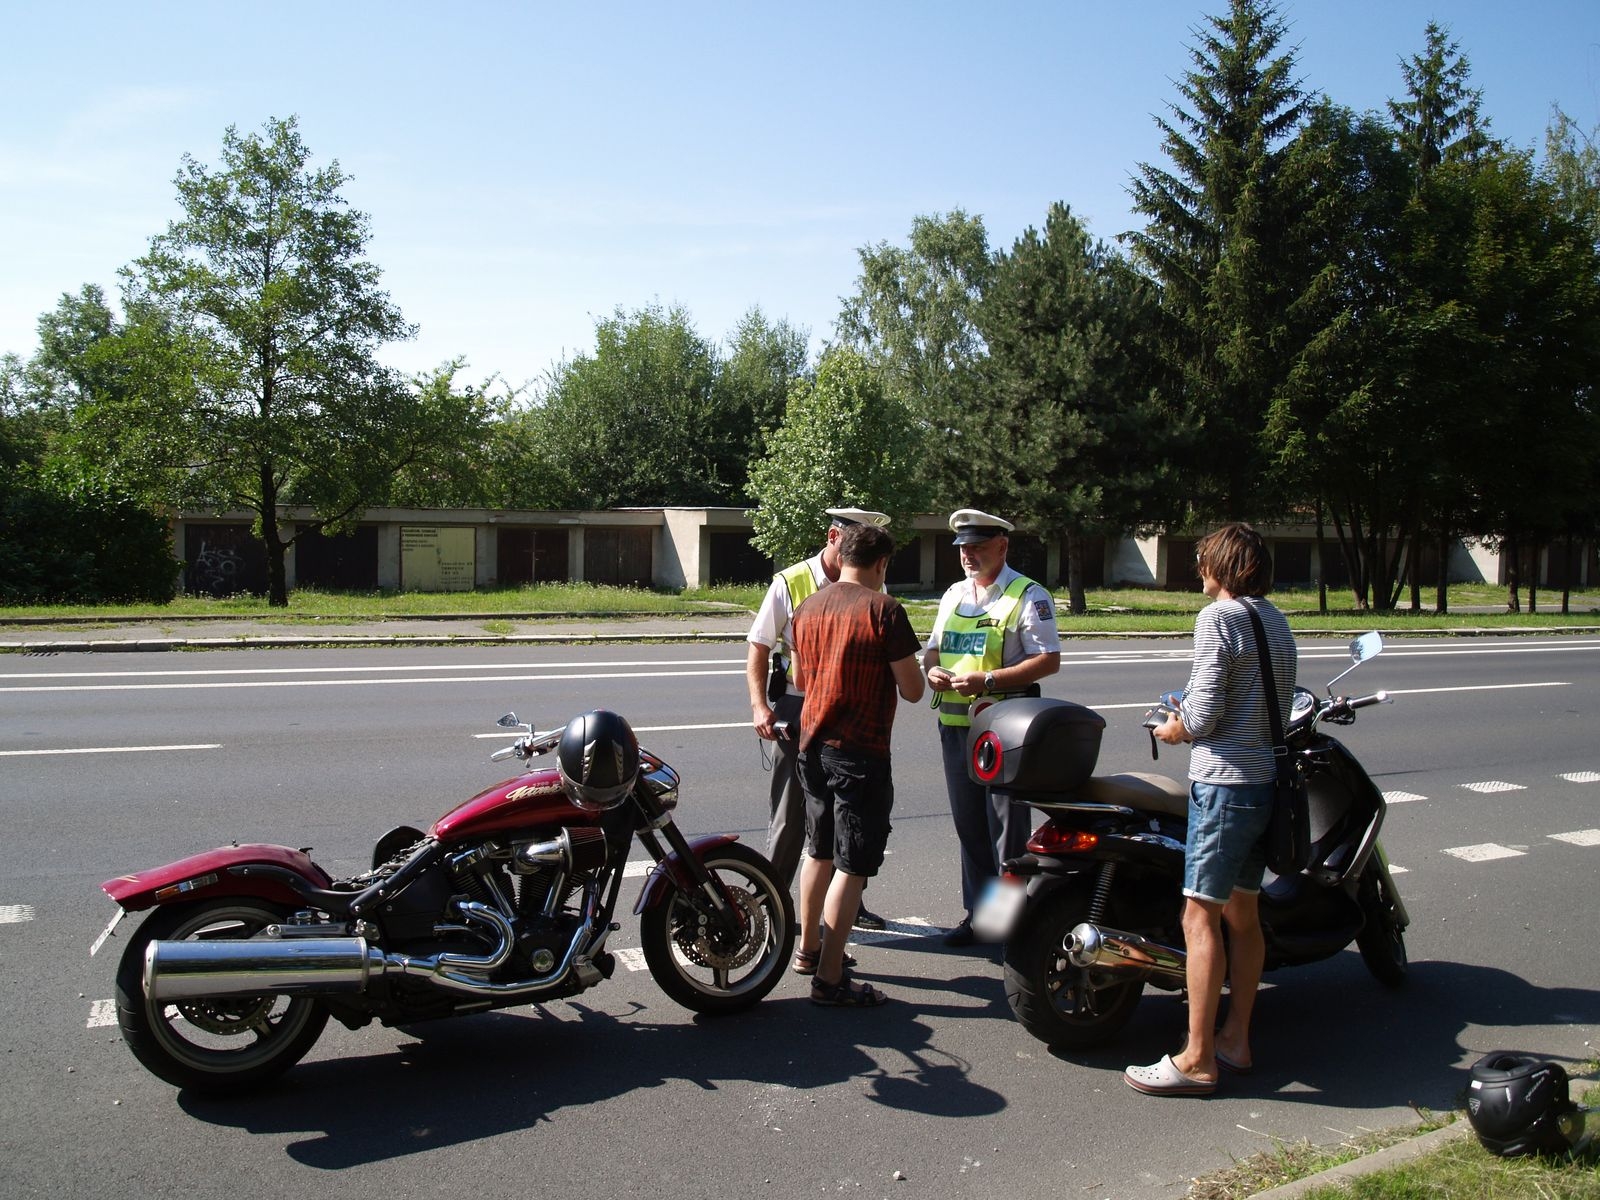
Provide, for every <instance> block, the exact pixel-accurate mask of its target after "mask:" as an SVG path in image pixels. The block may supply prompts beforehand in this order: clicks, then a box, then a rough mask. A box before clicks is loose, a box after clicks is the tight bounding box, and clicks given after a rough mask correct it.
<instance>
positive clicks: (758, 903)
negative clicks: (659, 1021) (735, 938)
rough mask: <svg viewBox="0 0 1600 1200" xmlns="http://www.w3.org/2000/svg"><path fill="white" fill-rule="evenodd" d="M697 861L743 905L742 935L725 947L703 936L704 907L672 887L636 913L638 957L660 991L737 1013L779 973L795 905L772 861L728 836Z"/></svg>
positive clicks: (694, 1005) (712, 1010)
mask: <svg viewBox="0 0 1600 1200" xmlns="http://www.w3.org/2000/svg"><path fill="white" fill-rule="evenodd" d="M704 861H705V866H706V870H708V871H710V872H711V874H712V875H713V876H715V877H716V878H718V879H719V880H721V881H722V885H723V887H724V888H725V889H726V890H727V892H728V894H729V895H731V896H732V897H733V898H734V900H735V901H736V902H737V903H738V904H739V905H740V907H741V909H742V910H743V912H744V914H745V928H746V935H745V938H744V940H743V941H742V942H740V943H739V944H738V945H731V944H727V943H725V942H724V941H722V940H720V939H718V938H716V937H715V936H711V935H708V934H707V933H706V932H704V929H703V927H702V926H701V925H700V914H701V911H702V908H703V906H702V905H699V904H696V903H694V902H692V901H691V900H690V898H689V897H687V896H685V895H684V894H683V893H682V892H679V891H677V890H675V889H674V890H673V891H672V893H671V894H670V895H669V896H668V897H667V898H666V899H665V900H663V901H662V902H661V903H659V904H657V905H655V907H653V908H649V909H646V910H645V912H644V914H643V915H642V916H641V917H640V920H639V935H640V938H641V940H642V942H643V948H644V960H645V963H646V964H647V965H648V966H649V968H650V974H651V975H652V976H654V977H655V981H656V983H657V984H659V985H660V987H661V990H662V991H664V992H665V993H666V994H667V995H668V996H670V997H672V999H674V1000H675V1001H677V1002H678V1003H679V1004H681V1005H683V1006H684V1007H685V1008H687V1009H691V1010H693V1011H694V1012H697V1013H707V1014H718V1013H730V1012H738V1011H739V1010H740V1009H744V1008H749V1007H750V1006H751V1005H752V1004H755V1003H756V1002H757V1001H758V1000H760V999H761V998H762V997H763V996H765V995H766V994H767V993H768V992H770V991H771V990H772V989H773V988H774V987H776V986H777V985H778V981H779V980H781V979H782V978H783V975H784V971H785V969H786V968H787V967H788V964H789V955H790V954H791V953H792V952H793V950H794V938H795V923H794V905H793V903H792V902H791V901H790V899H789V889H788V888H786V887H784V886H783V885H782V884H781V883H780V882H779V881H778V878H777V874H776V872H774V870H773V868H772V864H771V863H770V862H768V861H767V860H766V859H765V858H764V857H763V856H762V855H760V854H758V853H757V852H756V851H754V850H752V849H750V848H749V847H748V846H742V845H740V844H739V843H737V842H730V843H728V844H727V845H725V846H719V847H718V848H717V849H716V850H713V851H712V852H711V853H709V854H707V855H706V858H705V860H704ZM704 928H709V927H704Z"/></svg>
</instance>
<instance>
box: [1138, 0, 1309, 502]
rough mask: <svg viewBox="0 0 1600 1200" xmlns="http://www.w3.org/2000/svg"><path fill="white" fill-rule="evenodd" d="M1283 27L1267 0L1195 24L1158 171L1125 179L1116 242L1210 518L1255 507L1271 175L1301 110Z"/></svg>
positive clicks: (1276, 367) (1274, 292)
mask: <svg viewBox="0 0 1600 1200" xmlns="http://www.w3.org/2000/svg"><path fill="white" fill-rule="evenodd" d="M1284 33H1285V30H1284V26H1283V23H1282V22H1281V21H1280V20H1279V19H1278V17H1277V14H1276V11H1275V9H1274V8H1273V6H1272V4H1271V3H1270V2H1269V0H1231V3H1230V5H1229V8H1228V12H1227V15H1226V16H1222V17H1211V18H1208V20H1207V22H1206V24H1205V25H1204V26H1202V27H1201V28H1200V29H1198V30H1196V31H1195V37H1196V45H1194V46H1192V47H1191V48H1190V57H1191V58H1192V60H1193V63H1194V67H1193V69H1192V70H1191V71H1189V72H1188V73H1187V74H1186V75H1185V76H1184V79H1183V82H1182V83H1181V84H1179V87H1178V91H1179V94H1180V96H1181V97H1182V100H1183V103H1182V104H1179V103H1174V104H1170V105H1169V106H1168V107H1169V111H1170V113H1171V119H1170V120H1165V119H1161V118H1157V122H1156V123H1157V125H1158V126H1159V127H1160V129H1161V132H1162V139H1163V141H1162V147H1163V149H1164V150H1165V152H1166V155H1167V157H1168V158H1169V159H1170V160H1171V164H1172V166H1171V169H1170V170H1167V169H1162V168H1160V167H1157V166H1153V165H1150V164H1142V165H1141V166H1140V168H1139V170H1138V173H1137V174H1136V176H1135V178H1134V181H1133V184H1132V187H1131V191H1132V194H1133V198H1134V208H1135V211H1137V212H1139V213H1141V214H1143V215H1144V216H1145V217H1147V218H1148V219H1149V223H1148V225H1147V226H1146V227H1145V228H1144V229H1143V230H1142V231H1136V232H1133V233H1130V234H1128V235H1127V238H1128V240H1129V242H1130V243H1131V244H1132V246H1133V249H1134V252H1135V254H1136V256H1137V257H1138V259H1139V260H1140V262H1141V263H1142V264H1143V265H1144V266H1145V267H1146V268H1147V269H1148V270H1149V271H1150V272H1151V273H1152V274H1153V275H1154V277H1155V278H1156V280H1157V281H1158V282H1159V284H1160V285H1161V292H1162V302H1163V310H1164V317H1165V326H1166V328H1165V332H1164V337H1165V342H1166V353H1167V356H1168V359H1169V362H1170V364H1171V366H1172V368H1173V369H1174V370H1175V372H1177V373H1178V374H1179V376H1180V378H1181V389H1182V396H1183V400H1184V403H1185V405H1186V407H1187V409H1188V410H1189V420H1190V422H1191V423H1192V424H1193V425H1194V426H1196V427H1197V428H1198V429H1199V430H1200V433H1201V437H1200V439H1199V443H1198V446H1197V451H1198V452H1197V454H1195V455H1194V456H1192V457H1191V459H1190V461H1189V463H1188V474H1189V476H1190V483H1191V488H1192V494H1193V495H1194V497H1195V500H1196V503H1197V506H1198V507H1199V508H1201V509H1203V510H1206V511H1209V512H1211V513H1215V514H1217V515H1222V516H1245V515H1255V514H1256V513H1257V512H1258V511H1259V510H1260V508H1261V507H1262V506H1263V503H1264V500H1265V498H1264V497H1262V495H1261V481H1262V480H1263V478H1264V476H1265V472H1264V471H1263V454H1262V450H1261V446H1260V431H1261V427H1262V423H1263V421H1264V419H1265V415H1266V411H1267V406H1268V404H1269V402H1270V400H1271V397H1272V395H1273V393H1274V391H1275V389H1276V387H1277V386H1278V383H1279V381H1280V378H1281V374H1282V365H1281V363H1282V350H1283V347H1282V345H1281V342H1282V338H1283V335H1284V330H1283V327H1282V319H1283V312H1284V310H1285V308H1286V307H1287V305H1288V303H1289V299H1290V297H1289V296H1288V295H1287V294H1286V292H1288V291H1289V290H1290V288H1289V285H1288V282H1287V280H1286V276H1285V273H1284V272H1283V271H1282V269H1281V265H1282V258H1283V252H1284V243H1285V240H1286V233H1287V229H1288V226H1289V224H1290V222H1291V221H1292V220H1293V204H1292V203H1291V200H1290V198H1289V197H1286V196H1284V195H1283V194H1282V189H1281V185H1280V180H1279V175H1280V171H1281V167H1282V163H1283V156H1284V152H1285V146H1286V144H1287V142H1288V140H1289V139H1290V138H1291V137H1292V135H1293V134H1294V132H1295V130H1296V129H1297V128H1298V126H1299V125H1300V123H1301V121H1302V120H1303V118H1304V115H1305V112H1306V101H1305V97H1304V93H1303V92H1302V90H1301V88H1300V85H1299V82H1298V81H1297V80H1296V79H1295V78H1294V55H1293V51H1292V50H1287V51H1280V49H1279V47H1280V44H1281V42H1282V40H1283V37H1284Z"/></svg>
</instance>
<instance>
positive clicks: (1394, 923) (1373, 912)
mask: <svg viewBox="0 0 1600 1200" xmlns="http://www.w3.org/2000/svg"><path fill="white" fill-rule="evenodd" d="M1392 886H1393V885H1392V884H1391V883H1390V882H1389V880H1388V878H1387V877H1386V876H1385V875H1383V874H1381V873H1379V872H1376V871H1369V872H1368V873H1367V876H1366V878H1365V879H1363V880H1362V881H1361V891H1360V893H1359V899H1360V902H1361V916H1362V918H1363V921H1362V925H1361V932H1360V933H1358V934H1356V949H1357V950H1359V951H1361V961H1362V962H1364V963H1366V964H1367V970H1369V971H1371V972H1372V974H1373V977H1374V978H1375V979H1377V981H1378V982H1379V983H1381V984H1383V985H1384V986H1385V987H1392V988H1397V987H1399V986H1400V985H1401V984H1403V983H1404V982H1405V981H1406V971H1407V967H1408V963H1407V960H1406V935H1405V931H1404V930H1403V929H1401V928H1400V922H1399V920H1398V919H1397V917H1396V915H1395V909H1394V900H1393V899H1392V898H1391V897H1390V895H1389V888H1390V887H1392Z"/></svg>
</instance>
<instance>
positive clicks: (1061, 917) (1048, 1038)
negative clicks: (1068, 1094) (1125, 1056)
mask: <svg viewBox="0 0 1600 1200" xmlns="http://www.w3.org/2000/svg"><path fill="white" fill-rule="evenodd" d="M1088 919H1089V903H1088V897H1087V896H1086V895H1085V892H1084V890H1083V889H1081V888H1076V887H1074V888H1067V889H1064V890H1062V891H1059V892H1056V893H1054V894H1053V895H1050V896H1047V897H1045V899H1043V900H1042V901H1040V902H1039V903H1038V904H1036V905H1034V906H1032V907H1031V909H1030V911H1028V912H1026V913H1024V914H1023V917H1022V920H1021V922H1020V923H1019V924H1018V926H1017V928H1016V929H1015V930H1014V931H1013V932H1012V935H1011V937H1010V938H1009V939H1007V941H1006V947H1005V989H1006V1000H1007V1001H1009V1002H1010V1004H1011V1011H1012V1012H1013V1013H1015V1014H1016V1018H1017V1020H1018V1021H1021V1022H1022V1027H1023V1028H1024V1029H1026V1030H1027V1031H1028V1032H1029V1033H1031V1034H1032V1035H1033V1036H1034V1037H1036V1038H1038V1039H1039V1040H1040V1041H1041V1042H1044V1043H1045V1044H1046V1045H1047V1046H1049V1047H1051V1048H1052V1049H1057V1050H1087V1049H1091V1048H1093V1047H1096V1046H1102V1045H1104V1044H1106V1043H1107V1042H1109V1041H1111V1039H1112V1038H1113V1037H1115V1036H1116V1034H1117V1033H1118V1032H1119V1031H1120V1030H1121V1029H1122V1027H1123V1026H1124V1025H1126V1024H1127V1023H1128V1019H1129V1018H1130V1017H1132V1016H1133V1010H1134V1008H1135V1007H1137V1005H1138V1003H1139V997H1140V996H1141V995H1142V994H1143V992H1144V981H1143V980H1140V979H1128V978H1127V977H1126V976H1125V975H1117V974H1115V973H1113V972H1111V971H1106V970H1098V969H1097V970H1084V969H1083V968H1082V967H1076V966H1074V965H1073V964H1072V963H1071V962H1070V961H1069V960H1068V958H1067V956H1066V952H1065V951H1064V950H1063V949H1062V942H1063V940H1064V939H1065V938H1066V936H1067V934H1068V932H1070V931H1071V930H1072V928H1073V927H1074V926H1075V925H1077V924H1079V923H1080V922H1082V921H1087V920H1088Z"/></svg>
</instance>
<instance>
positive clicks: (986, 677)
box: [983, 671, 995, 692]
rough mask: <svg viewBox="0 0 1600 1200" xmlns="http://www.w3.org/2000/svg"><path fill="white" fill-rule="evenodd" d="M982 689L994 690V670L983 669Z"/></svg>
mask: <svg viewBox="0 0 1600 1200" xmlns="http://www.w3.org/2000/svg"><path fill="white" fill-rule="evenodd" d="M983 690H984V691H986V692H992V691H994V690H995V683H994V672H993V671H985V672H984V674H983Z"/></svg>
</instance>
